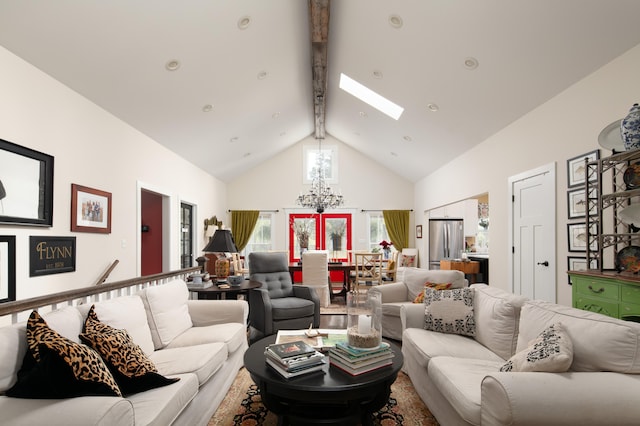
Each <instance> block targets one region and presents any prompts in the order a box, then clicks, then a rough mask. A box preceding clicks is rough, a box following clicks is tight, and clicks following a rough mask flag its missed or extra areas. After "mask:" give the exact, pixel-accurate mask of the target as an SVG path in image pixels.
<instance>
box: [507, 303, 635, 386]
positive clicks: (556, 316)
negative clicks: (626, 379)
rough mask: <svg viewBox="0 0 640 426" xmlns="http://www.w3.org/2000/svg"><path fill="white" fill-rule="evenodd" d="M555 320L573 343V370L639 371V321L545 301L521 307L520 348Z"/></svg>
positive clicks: (633, 372) (632, 372)
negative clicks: (616, 317)
mask: <svg viewBox="0 0 640 426" xmlns="http://www.w3.org/2000/svg"><path fill="white" fill-rule="evenodd" d="M556 322H562V325H563V326H564V327H565V329H566V331H567V334H569V337H570V338H571V341H572V343H573V363H572V364H571V370H573V371H614V372H618V373H630V374H638V373H640V356H639V355H638V354H640V324H638V323H635V322H630V321H622V320H618V319H615V318H611V317H608V316H605V315H601V314H596V313H594V312H588V311H583V310H581V309H575V308H571V307H569V306H563V305H557V304H554V303H550V302H545V301H542V300H531V301H528V302H526V303H525V304H524V306H523V307H522V312H521V314H520V333H519V335H518V351H520V350H522V349H524V348H525V347H527V345H528V342H529V341H531V340H532V339H533V338H535V337H536V336H537V335H538V334H539V333H540V332H541V331H542V330H543V329H545V328H546V327H548V326H549V325H551V324H554V323H556Z"/></svg>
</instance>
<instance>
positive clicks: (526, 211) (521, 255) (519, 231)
mask: <svg viewBox="0 0 640 426" xmlns="http://www.w3.org/2000/svg"><path fill="white" fill-rule="evenodd" d="M555 187H556V178H555V163H551V164H548V165H545V166H542V167H540V168H537V169H534V170H530V171H527V172H524V173H521V174H519V175H516V176H512V177H510V178H509V192H510V194H509V195H510V197H511V200H512V203H511V211H510V214H509V221H510V222H511V223H510V224H511V226H510V230H511V232H510V235H509V239H510V240H511V241H510V243H511V247H512V261H511V263H510V269H511V271H510V272H511V273H510V277H511V290H512V291H513V293H515V294H521V295H523V296H526V297H528V298H531V299H542V300H546V301H549V302H552V303H555V301H556V239H555V235H556V194H555Z"/></svg>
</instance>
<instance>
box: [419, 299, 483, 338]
mask: <svg viewBox="0 0 640 426" xmlns="http://www.w3.org/2000/svg"><path fill="white" fill-rule="evenodd" d="M424 305H425V309H424V328H425V330H431V331H437V332H440V333H450V334H462V335H464V336H474V335H475V334H476V323H475V319H474V316H473V290H472V289H470V288H468V287H465V288H454V289H450V290H433V289H431V288H429V287H426V288H425V289H424Z"/></svg>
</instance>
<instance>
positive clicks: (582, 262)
mask: <svg viewBox="0 0 640 426" xmlns="http://www.w3.org/2000/svg"><path fill="white" fill-rule="evenodd" d="M588 269H598V261H597V260H596V259H592V260H591V265H590V266H589V267H587V258H586V257H578V256H569V257H567V271H586V270H588ZM567 279H568V283H569V285H572V284H573V283H572V282H571V277H570V276H569V277H568V278H567Z"/></svg>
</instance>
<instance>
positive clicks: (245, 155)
mask: <svg viewBox="0 0 640 426" xmlns="http://www.w3.org/2000/svg"><path fill="white" fill-rule="evenodd" d="M250 155H251V153H250V152H245V153H244V154H243V155H242V156H243V157H244V158H247V157H248V156H250Z"/></svg>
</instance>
